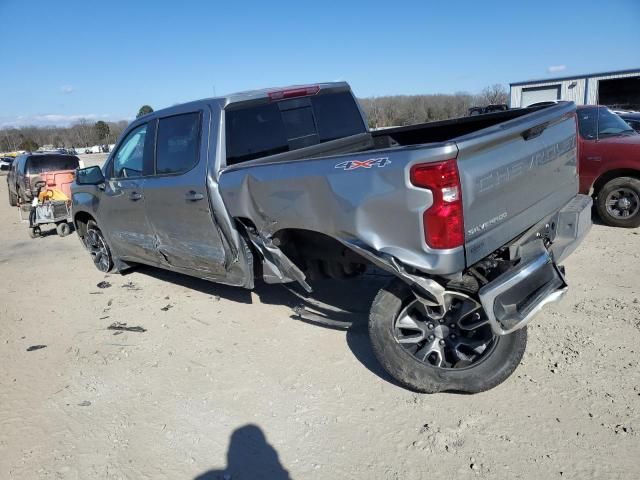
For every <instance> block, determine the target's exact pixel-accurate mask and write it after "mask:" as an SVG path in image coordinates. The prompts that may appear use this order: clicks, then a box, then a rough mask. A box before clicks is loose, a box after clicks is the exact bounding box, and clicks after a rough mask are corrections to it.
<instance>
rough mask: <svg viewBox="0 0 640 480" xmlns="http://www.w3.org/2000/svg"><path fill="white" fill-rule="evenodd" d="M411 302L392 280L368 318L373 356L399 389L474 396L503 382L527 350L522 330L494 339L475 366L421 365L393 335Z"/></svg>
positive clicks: (401, 286) (408, 291)
mask: <svg viewBox="0 0 640 480" xmlns="http://www.w3.org/2000/svg"><path fill="white" fill-rule="evenodd" d="M414 299H415V296H414V294H413V293H412V292H411V289H410V288H409V287H408V286H407V285H406V284H405V283H404V282H402V281H400V280H398V279H394V280H392V281H391V282H390V283H389V284H388V285H387V286H385V287H384V288H382V289H381V290H380V291H379V292H378V294H377V296H376V298H375V299H374V301H373V304H372V306H371V313H370V316H369V337H370V339H371V344H372V346H373V351H374V353H375V356H376V357H377V359H378V361H379V362H380V363H381V364H382V366H383V367H384V368H385V370H386V371H387V372H389V374H390V375H391V376H392V377H393V378H394V379H395V380H397V381H398V382H399V383H400V384H402V385H403V386H405V387H407V388H409V389H411V390H414V391H417V392H423V393H436V392H444V391H455V392H467V393H477V392H482V391H485V390H489V389H491V388H493V387H495V386H497V385H499V384H500V383H502V382H504V381H505V380H506V379H507V378H508V377H509V376H510V375H511V374H512V373H513V372H514V370H515V369H516V368H517V367H518V365H519V364H520V361H521V360H522V356H523V355H524V351H525V348H526V346H527V330H526V327H525V328H522V329H520V330H517V331H516V332H514V333H512V334H510V335H506V336H501V337H496V338H495V340H494V342H495V343H494V346H493V347H492V349H491V350H489V351H488V353H487V354H486V355H485V356H484V357H482V359H481V360H479V361H478V362H477V363H473V364H471V365H469V366H467V367H465V368H446V369H445V368H438V367H435V366H432V365H428V364H427V363H424V362H421V361H420V360H419V359H417V358H415V357H414V356H413V355H411V354H410V353H409V352H408V351H407V350H406V349H405V348H404V347H403V346H402V345H400V344H399V343H398V342H397V340H396V338H395V336H394V334H393V328H394V322H395V319H396V317H397V316H398V314H399V313H400V312H401V311H402V309H403V308H404V306H406V305H407V304H408V303H410V302H411V301H412V300H414Z"/></svg>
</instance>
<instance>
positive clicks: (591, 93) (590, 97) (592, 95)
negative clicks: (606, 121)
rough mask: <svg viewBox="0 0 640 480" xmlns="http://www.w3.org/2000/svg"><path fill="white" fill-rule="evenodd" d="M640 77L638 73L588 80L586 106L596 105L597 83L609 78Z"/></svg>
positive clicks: (639, 72)
mask: <svg viewBox="0 0 640 480" xmlns="http://www.w3.org/2000/svg"><path fill="white" fill-rule="evenodd" d="M637 76H640V71H638V72H631V73H621V74H618V75H607V76H603V77H593V78H589V79H588V81H589V89H588V91H587V105H595V104H596V103H598V81H600V80H609V79H611V78H626V77H637Z"/></svg>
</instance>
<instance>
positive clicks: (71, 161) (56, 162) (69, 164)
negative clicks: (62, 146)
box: [27, 155, 80, 174]
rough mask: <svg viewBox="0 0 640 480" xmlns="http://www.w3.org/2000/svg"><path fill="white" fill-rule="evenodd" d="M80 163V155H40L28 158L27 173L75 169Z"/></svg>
mask: <svg viewBox="0 0 640 480" xmlns="http://www.w3.org/2000/svg"><path fill="white" fill-rule="evenodd" d="M79 165H80V161H79V160H78V157H74V156H73V155H38V156H33V157H29V158H28V159H27V173H36V174H37V173H44V172H54V171H57V170H75V169H76V168H78V167H79Z"/></svg>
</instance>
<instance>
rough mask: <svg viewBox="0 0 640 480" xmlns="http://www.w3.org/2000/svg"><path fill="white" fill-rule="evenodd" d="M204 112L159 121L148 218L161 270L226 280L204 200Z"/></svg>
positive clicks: (220, 249)
mask: <svg viewBox="0 0 640 480" xmlns="http://www.w3.org/2000/svg"><path fill="white" fill-rule="evenodd" d="M210 121H211V114H210V112H209V110H208V109H201V110H197V111H192V110H191V111H190V110H188V107H184V108H182V107H178V108H177V109H175V110H174V112H173V114H172V115H170V116H166V117H162V118H160V119H159V120H158V126H157V135H156V147H155V151H156V155H155V173H154V175H153V176H151V177H149V178H148V179H147V183H146V185H145V208H146V215H147V218H148V219H149V222H150V223H151V225H152V228H153V231H154V235H155V238H156V248H157V251H158V252H159V254H160V255H161V257H162V262H163V264H165V265H167V266H169V267H176V268H180V269H187V270H193V271H198V272H200V274H204V275H205V276H211V277H214V278H215V277H221V276H224V274H225V272H226V269H225V264H226V254H225V248H224V244H223V241H222V237H221V235H220V231H219V228H218V225H217V224H216V222H215V219H214V215H213V213H212V207H211V205H210V203H209V197H208V195H207V183H206V182H207V155H208V138H209V137H208V134H207V132H208V131H209V125H210Z"/></svg>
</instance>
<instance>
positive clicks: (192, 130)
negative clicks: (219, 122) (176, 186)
mask: <svg viewBox="0 0 640 480" xmlns="http://www.w3.org/2000/svg"><path fill="white" fill-rule="evenodd" d="M199 138H200V113H198V112H196V113H187V114H184V115H175V116H173V117H168V118H162V119H160V121H159V122H158V134H157V141H156V173H157V174H163V173H182V172H186V171H188V170H191V169H192V168H193V167H194V165H195V164H196V163H198V150H199V149H198V146H199V143H200V142H199Z"/></svg>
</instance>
